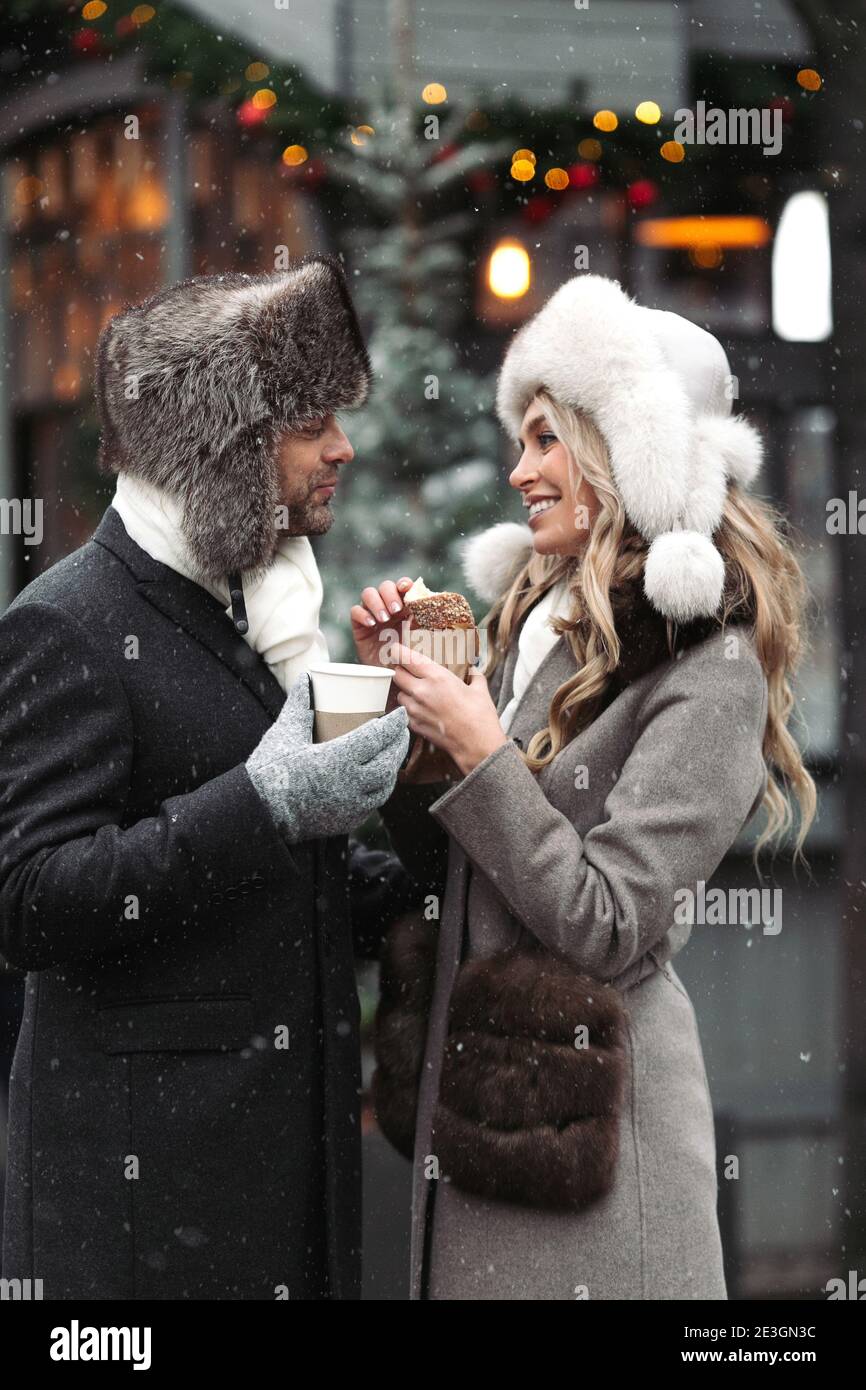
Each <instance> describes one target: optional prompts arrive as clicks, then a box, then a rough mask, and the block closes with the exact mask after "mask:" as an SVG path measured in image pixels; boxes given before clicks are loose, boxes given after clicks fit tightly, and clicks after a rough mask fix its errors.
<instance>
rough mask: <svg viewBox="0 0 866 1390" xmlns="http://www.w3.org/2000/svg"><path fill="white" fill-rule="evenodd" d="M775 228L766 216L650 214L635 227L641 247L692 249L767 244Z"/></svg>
mask: <svg viewBox="0 0 866 1390" xmlns="http://www.w3.org/2000/svg"><path fill="white" fill-rule="evenodd" d="M772 236H773V231H772V228H771V227H770V224H769V222H767V221H765V219H764V218H763V217H750V216H747V215H745V214H743V215H742V216H738V215H736V214H735V215H732V216H725V215H720V216H718V217H648V218H647V219H646V220H645V221H643V222H639V223H638V224H637V227H636V228H635V237H636V239H637V241H638V243H639V244H640V245H641V246H658V247H664V248H666V249H680V250H684V251H691V250H693V249H695V248H696V247H701V246H711V247H716V248H718V247H720V246H738V247H741V248H743V247H752V248H754V247H758V246H766V245H767V243H768V242H769V241H771V240H772Z"/></svg>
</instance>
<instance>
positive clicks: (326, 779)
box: [246, 671, 409, 844]
mask: <svg viewBox="0 0 866 1390" xmlns="http://www.w3.org/2000/svg"><path fill="white" fill-rule="evenodd" d="M312 731H313V712H312V710H311V709H310V678H309V676H308V675H307V673H306V671H304V672H302V673H301V675H300V676H299V677H298V679H297V680H296V681H295V683H294V685H292V686H291V687H290V688H289V691H288V693H287V695H286V702H285V704H284V705H283V707H282V709H281V710H280V712H279V714H278V715H277V718H276V720H275V721H274V723H273V724H272V725H271V727H270V728H269V729H268V731H267V733H266V734H265V735H264V737H263V738H262V740H261V742H260V743H259V744H258V745H257V746H256V747H255V748H254V749H253V751H252V753H251V754H250V756H249V758H248V759H247V762H246V769H247V772H248V773H249V775H250V781H251V782H252V784H253V786H254V787H255V789H256V791H257V792H258V794H259V796H260V797H261V798H262V801H264V803H265V805H266V806H267V807H268V810H269V811H270V813H271V815H272V816H273V818H274V820H275V822H276V823H277V825H278V826H279V828H280V830H281V831H282V832H283V834H284V835H285V837H286V839H287V840H288V841H289V843H290V844H297V843H298V842H299V841H300V840H314V839H318V838H319V837H323V836H327V835H342V834H345V833H346V832H347V831H349V830H351V829H352V828H353V826H356V825H357V824H358V823H359V822H360V821H362V820H363V819H364V817H365V816H367V815H369V813H370V812H371V811H375V809H376V808H377V807H378V806H381V805H382V803H383V802H384V801H387V800H388V797H389V796H390V795H391V792H392V791H393V789H394V784H395V783H396V781H397V773H398V772H399V770H400V766H401V764H402V762H403V760H404V758H405V757H406V753H407V752H408V749H409V730H408V727H407V716H406V711H405V709H404V708H403V706H402V705H400V706H398V708H397V709H395V710H392V711H391V713H390V714H386V715H383V716H382V718H380V719H370V720H368V721H367V723H366V724H362V725H361V726H360V728H358V729H353V730H352V731H351V733H348V734H341V735H340V737H339V738H332V739H330V740H329V741H328V742H327V743H313V741H312Z"/></svg>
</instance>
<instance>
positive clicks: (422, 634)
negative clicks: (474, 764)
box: [397, 627, 479, 783]
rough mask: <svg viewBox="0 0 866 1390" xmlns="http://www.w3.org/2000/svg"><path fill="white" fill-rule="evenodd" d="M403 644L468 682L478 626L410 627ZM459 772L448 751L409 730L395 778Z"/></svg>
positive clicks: (438, 777)
mask: <svg viewBox="0 0 866 1390" xmlns="http://www.w3.org/2000/svg"><path fill="white" fill-rule="evenodd" d="M407 645H408V646H410V647H411V648H412V650H413V651H420V652H421V653H422V654H423V655H424V656H427V657H429V658H430V660H431V661H438V663H439V665H440V666H446V667H447V668H448V670H449V671H451V672H453V674H454V675H455V676H459V677H460V679H461V680H462V681H465V682H468V680H469V672H470V671H471V669H472V666H473V664H474V662H475V660H476V658H477V656H478V652H479V639H478V629H477V628H475V627H450V628H426V627H413V628H412V629H411V630H410V632H409V641H408V643H407ZM462 775H463V774H462V773H461V771H460V769H459V768H458V766H457V764H456V763H455V762H454V759H453V758H452V757H451V756H450V754H448V753H446V752H445V751H444V749H442V748H437V747H436V744H435V743H431V742H430V740H429V739H425V738H421V737H419V735H417V734H413V736H412V746H411V748H410V750H409V757H408V759H407V760H406V765H405V767H404V768H403V769H402V771H401V772H399V773H398V775H397V781H398V782H413V783H424V782H459V781H460V779H461V777H462Z"/></svg>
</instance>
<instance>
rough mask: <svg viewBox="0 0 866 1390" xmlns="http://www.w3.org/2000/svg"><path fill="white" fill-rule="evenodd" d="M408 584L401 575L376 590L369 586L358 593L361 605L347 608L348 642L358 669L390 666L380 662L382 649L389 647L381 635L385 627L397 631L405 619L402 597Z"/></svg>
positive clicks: (385, 582)
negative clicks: (349, 641) (356, 658)
mask: <svg viewBox="0 0 866 1390" xmlns="http://www.w3.org/2000/svg"><path fill="white" fill-rule="evenodd" d="M412 582H413V581H412V580H411V579H407V578H406V577H405V575H404V577H403V578H402V579H398V580H397V582H396V583H395V582H394V581H393V580H391V579H386V580H384V581H383V582H382V583H381V584H380V585H379V587H378V589H377V588H375V587H374V586H373V585H372V584H371V585H370V586H369V587H368V588H366V589H365V590H364V592H363V593H362V594H361V602H360V603H356V604H354V605H353V607H352V608H351V610H350V612H349V616H350V618H351V620H352V640H353V642H354V643H355V651H356V653H357V656H358V660H359V661H360V662H361V665H362V666H390V664H391V663H390V662H388V661H385V660H383V659H382V651H383V649H384V650H387V649H388V646H389V643H388V642H387V641H383V640H382V634H383V633H384V632H386V631H387V630H388V628H392V629H394V628H396V629H399V627H400V624H401V623H402V622H403V620H404V618H405V617H406V614H405V611H404V609H403V595H404V594H405V593H406V592H407V590H408V589H411V587H412Z"/></svg>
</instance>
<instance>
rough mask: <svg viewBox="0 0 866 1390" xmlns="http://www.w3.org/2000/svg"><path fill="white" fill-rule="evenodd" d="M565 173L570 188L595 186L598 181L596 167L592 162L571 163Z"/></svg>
mask: <svg viewBox="0 0 866 1390" xmlns="http://www.w3.org/2000/svg"><path fill="white" fill-rule="evenodd" d="M567 173H568V182H569V183H570V185H571V187H572V188H595V186H596V184H597V183H598V169H597V167H596V166H595V165H594V164H572V165H571V167H570V168H569V169H568V170H567Z"/></svg>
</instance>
